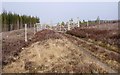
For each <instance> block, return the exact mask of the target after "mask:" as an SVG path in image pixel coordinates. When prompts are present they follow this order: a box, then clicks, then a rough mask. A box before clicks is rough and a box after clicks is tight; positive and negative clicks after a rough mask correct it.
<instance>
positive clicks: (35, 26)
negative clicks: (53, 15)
mask: <svg viewBox="0 0 120 75" xmlns="http://www.w3.org/2000/svg"><path fill="white" fill-rule="evenodd" d="M35 33H36V24H34V34H35Z"/></svg>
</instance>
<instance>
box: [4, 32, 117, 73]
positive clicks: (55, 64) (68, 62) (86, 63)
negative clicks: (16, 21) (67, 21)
mask: <svg viewBox="0 0 120 75" xmlns="http://www.w3.org/2000/svg"><path fill="white" fill-rule="evenodd" d="M78 41H79V40H77V39H76V38H74V37H73V36H69V35H66V34H63V33H57V32H54V31H52V30H42V31H40V32H38V33H36V34H35V35H34V37H33V38H32V39H31V40H30V41H29V42H28V44H29V45H28V44H27V46H26V47H24V48H22V50H20V51H21V52H18V53H19V54H18V55H17V56H16V57H14V61H12V62H11V63H9V64H6V65H5V66H3V72H4V73H28V72H32V73H33V72H37V73H46V72H49V73H51V72H57V73H59V72H60V73H61V72H63V73H68V72H70V73H73V72H75V73H76V72H77V73H78V72H79V73H116V72H117V71H116V69H113V68H111V67H110V66H109V65H107V64H106V63H104V62H102V61H101V60H99V59H98V58H97V57H95V55H94V54H92V53H91V52H89V51H88V48H87V47H86V48H85V47H84V48H83V46H82V45H81V46H80V44H83V43H82V42H80V41H79V42H78ZM78 43H79V44H78ZM7 61H9V60H7Z"/></svg>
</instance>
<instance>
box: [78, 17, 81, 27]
mask: <svg viewBox="0 0 120 75" xmlns="http://www.w3.org/2000/svg"><path fill="white" fill-rule="evenodd" d="M77 19H78V27H80V22H79V17H77Z"/></svg>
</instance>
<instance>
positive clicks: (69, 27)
mask: <svg viewBox="0 0 120 75" xmlns="http://www.w3.org/2000/svg"><path fill="white" fill-rule="evenodd" d="M70 24H71V22H70V21H69V22H68V30H70Z"/></svg>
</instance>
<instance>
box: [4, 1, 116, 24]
mask: <svg viewBox="0 0 120 75" xmlns="http://www.w3.org/2000/svg"><path fill="white" fill-rule="evenodd" d="M2 8H3V9H5V10H7V11H11V12H16V13H19V14H26V15H33V16H38V17H39V18H40V19H41V22H42V23H45V22H47V23H48V22H50V20H52V21H53V22H54V23H57V22H61V21H68V20H69V19H70V18H73V19H76V18H77V17H79V18H80V19H81V20H83V19H84V20H94V19H96V18H97V16H100V18H101V19H118V3H117V2H53V3H52V2H3V3H2Z"/></svg>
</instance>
